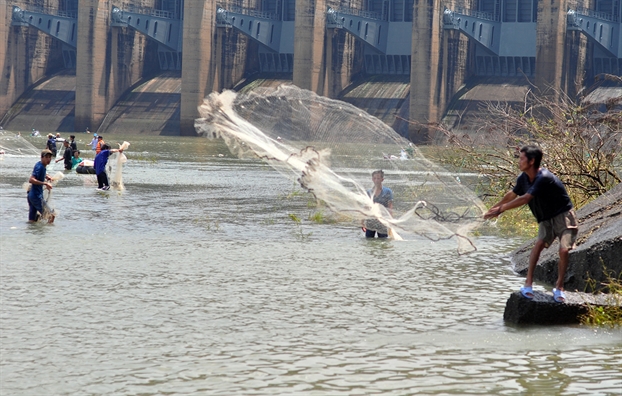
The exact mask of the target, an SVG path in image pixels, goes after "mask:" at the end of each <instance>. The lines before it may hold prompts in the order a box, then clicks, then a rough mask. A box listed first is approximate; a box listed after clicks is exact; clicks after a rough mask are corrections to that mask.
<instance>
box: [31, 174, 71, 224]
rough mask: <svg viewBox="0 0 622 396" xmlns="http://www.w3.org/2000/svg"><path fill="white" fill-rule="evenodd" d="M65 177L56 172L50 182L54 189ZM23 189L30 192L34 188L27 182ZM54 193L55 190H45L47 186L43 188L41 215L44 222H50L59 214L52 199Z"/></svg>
mask: <svg viewBox="0 0 622 396" xmlns="http://www.w3.org/2000/svg"><path fill="white" fill-rule="evenodd" d="M64 177H65V175H64V174H63V172H56V174H54V176H51V180H48V181H49V182H50V184H51V185H52V187H56V184H58V182H59V181H61V180H63V178H64ZM22 187H23V188H24V190H25V191H30V189H31V188H32V184H30V183H29V182H26V183H24V184H23V185H22ZM53 192H54V189H52V190H48V189H47V188H45V186H44V187H43V213H40V215H41V219H42V220H47V221H50V220H51V219H52V217H56V216H58V214H59V212H58V210H56V209H55V208H54V202H53V199H52V197H53V194H52V193H53Z"/></svg>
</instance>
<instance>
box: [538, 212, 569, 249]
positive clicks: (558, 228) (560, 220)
mask: <svg viewBox="0 0 622 396" xmlns="http://www.w3.org/2000/svg"><path fill="white" fill-rule="evenodd" d="M578 231H579V226H578V223H577V216H576V215H575V213H574V210H569V211H567V212H564V213H560V214H558V215H557V216H555V217H553V218H552V219H548V220H544V221H542V222H540V223H538V239H540V240H542V241H543V242H544V245H545V246H546V247H547V248H548V247H549V246H551V243H553V241H554V240H555V238H559V244H560V248H566V249H568V250H572V249H574V248H575V242H576V241H577V233H578Z"/></svg>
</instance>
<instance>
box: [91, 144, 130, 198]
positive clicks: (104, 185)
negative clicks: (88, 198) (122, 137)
mask: <svg viewBox="0 0 622 396" xmlns="http://www.w3.org/2000/svg"><path fill="white" fill-rule="evenodd" d="M122 152H123V150H122V149H113V150H111V149H110V146H108V145H107V144H104V145H103V146H102V151H101V152H100V153H99V154H97V155H96V156H95V162H94V164H93V167H94V168H95V174H96V175H97V189H98V190H110V185H109V184H108V175H107V174H106V164H108V157H110V154H112V153H122Z"/></svg>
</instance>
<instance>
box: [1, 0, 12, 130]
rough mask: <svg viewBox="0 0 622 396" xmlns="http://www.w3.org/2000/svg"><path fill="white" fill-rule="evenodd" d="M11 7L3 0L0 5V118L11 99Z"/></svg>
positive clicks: (6, 109) (8, 106)
mask: <svg viewBox="0 0 622 396" xmlns="http://www.w3.org/2000/svg"><path fill="white" fill-rule="evenodd" d="M10 10H11V7H9V6H8V5H7V4H6V2H5V1H3V2H2V6H0V54H3V58H2V61H1V62H0V67H2V70H0V76H2V77H0V119H2V116H3V115H4V114H6V112H7V111H9V108H10V107H11V104H12V103H13V100H12V96H13V95H12V93H11V91H12V89H11V88H10V87H11V85H12V84H11V82H10V81H11V76H12V74H13V73H12V71H11V61H10V58H9V52H8V49H9V45H8V42H9V31H10V28H11V27H10V25H11V12H10Z"/></svg>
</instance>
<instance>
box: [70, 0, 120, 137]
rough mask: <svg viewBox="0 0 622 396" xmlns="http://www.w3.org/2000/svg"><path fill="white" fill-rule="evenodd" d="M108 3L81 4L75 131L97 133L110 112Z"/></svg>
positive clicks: (84, 0)
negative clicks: (108, 98) (108, 97)
mask: <svg viewBox="0 0 622 396" xmlns="http://www.w3.org/2000/svg"><path fill="white" fill-rule="evenodd" d="M110 8H111V3H110V1H108V0H78V40H77V45H76V114H75V115H76V117H75V122H74V128H75V129H76V130H77V131H84V130H85V129H86V128H87V127H89V128H90V129H91V130H92V131H95V130H97V128H98V127H99V125H100V124H101V122H102V121H103V119H104V117H105V116H106V113H107V111H108V104H107V95H108V89H107V88H108V79H107V75H108V71H109V68H110V57H109V55H110V54H109V52H108V51H109V48H108V44H109V42H108V35H109V29H110V27H109V26H110Z"/></svg>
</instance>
